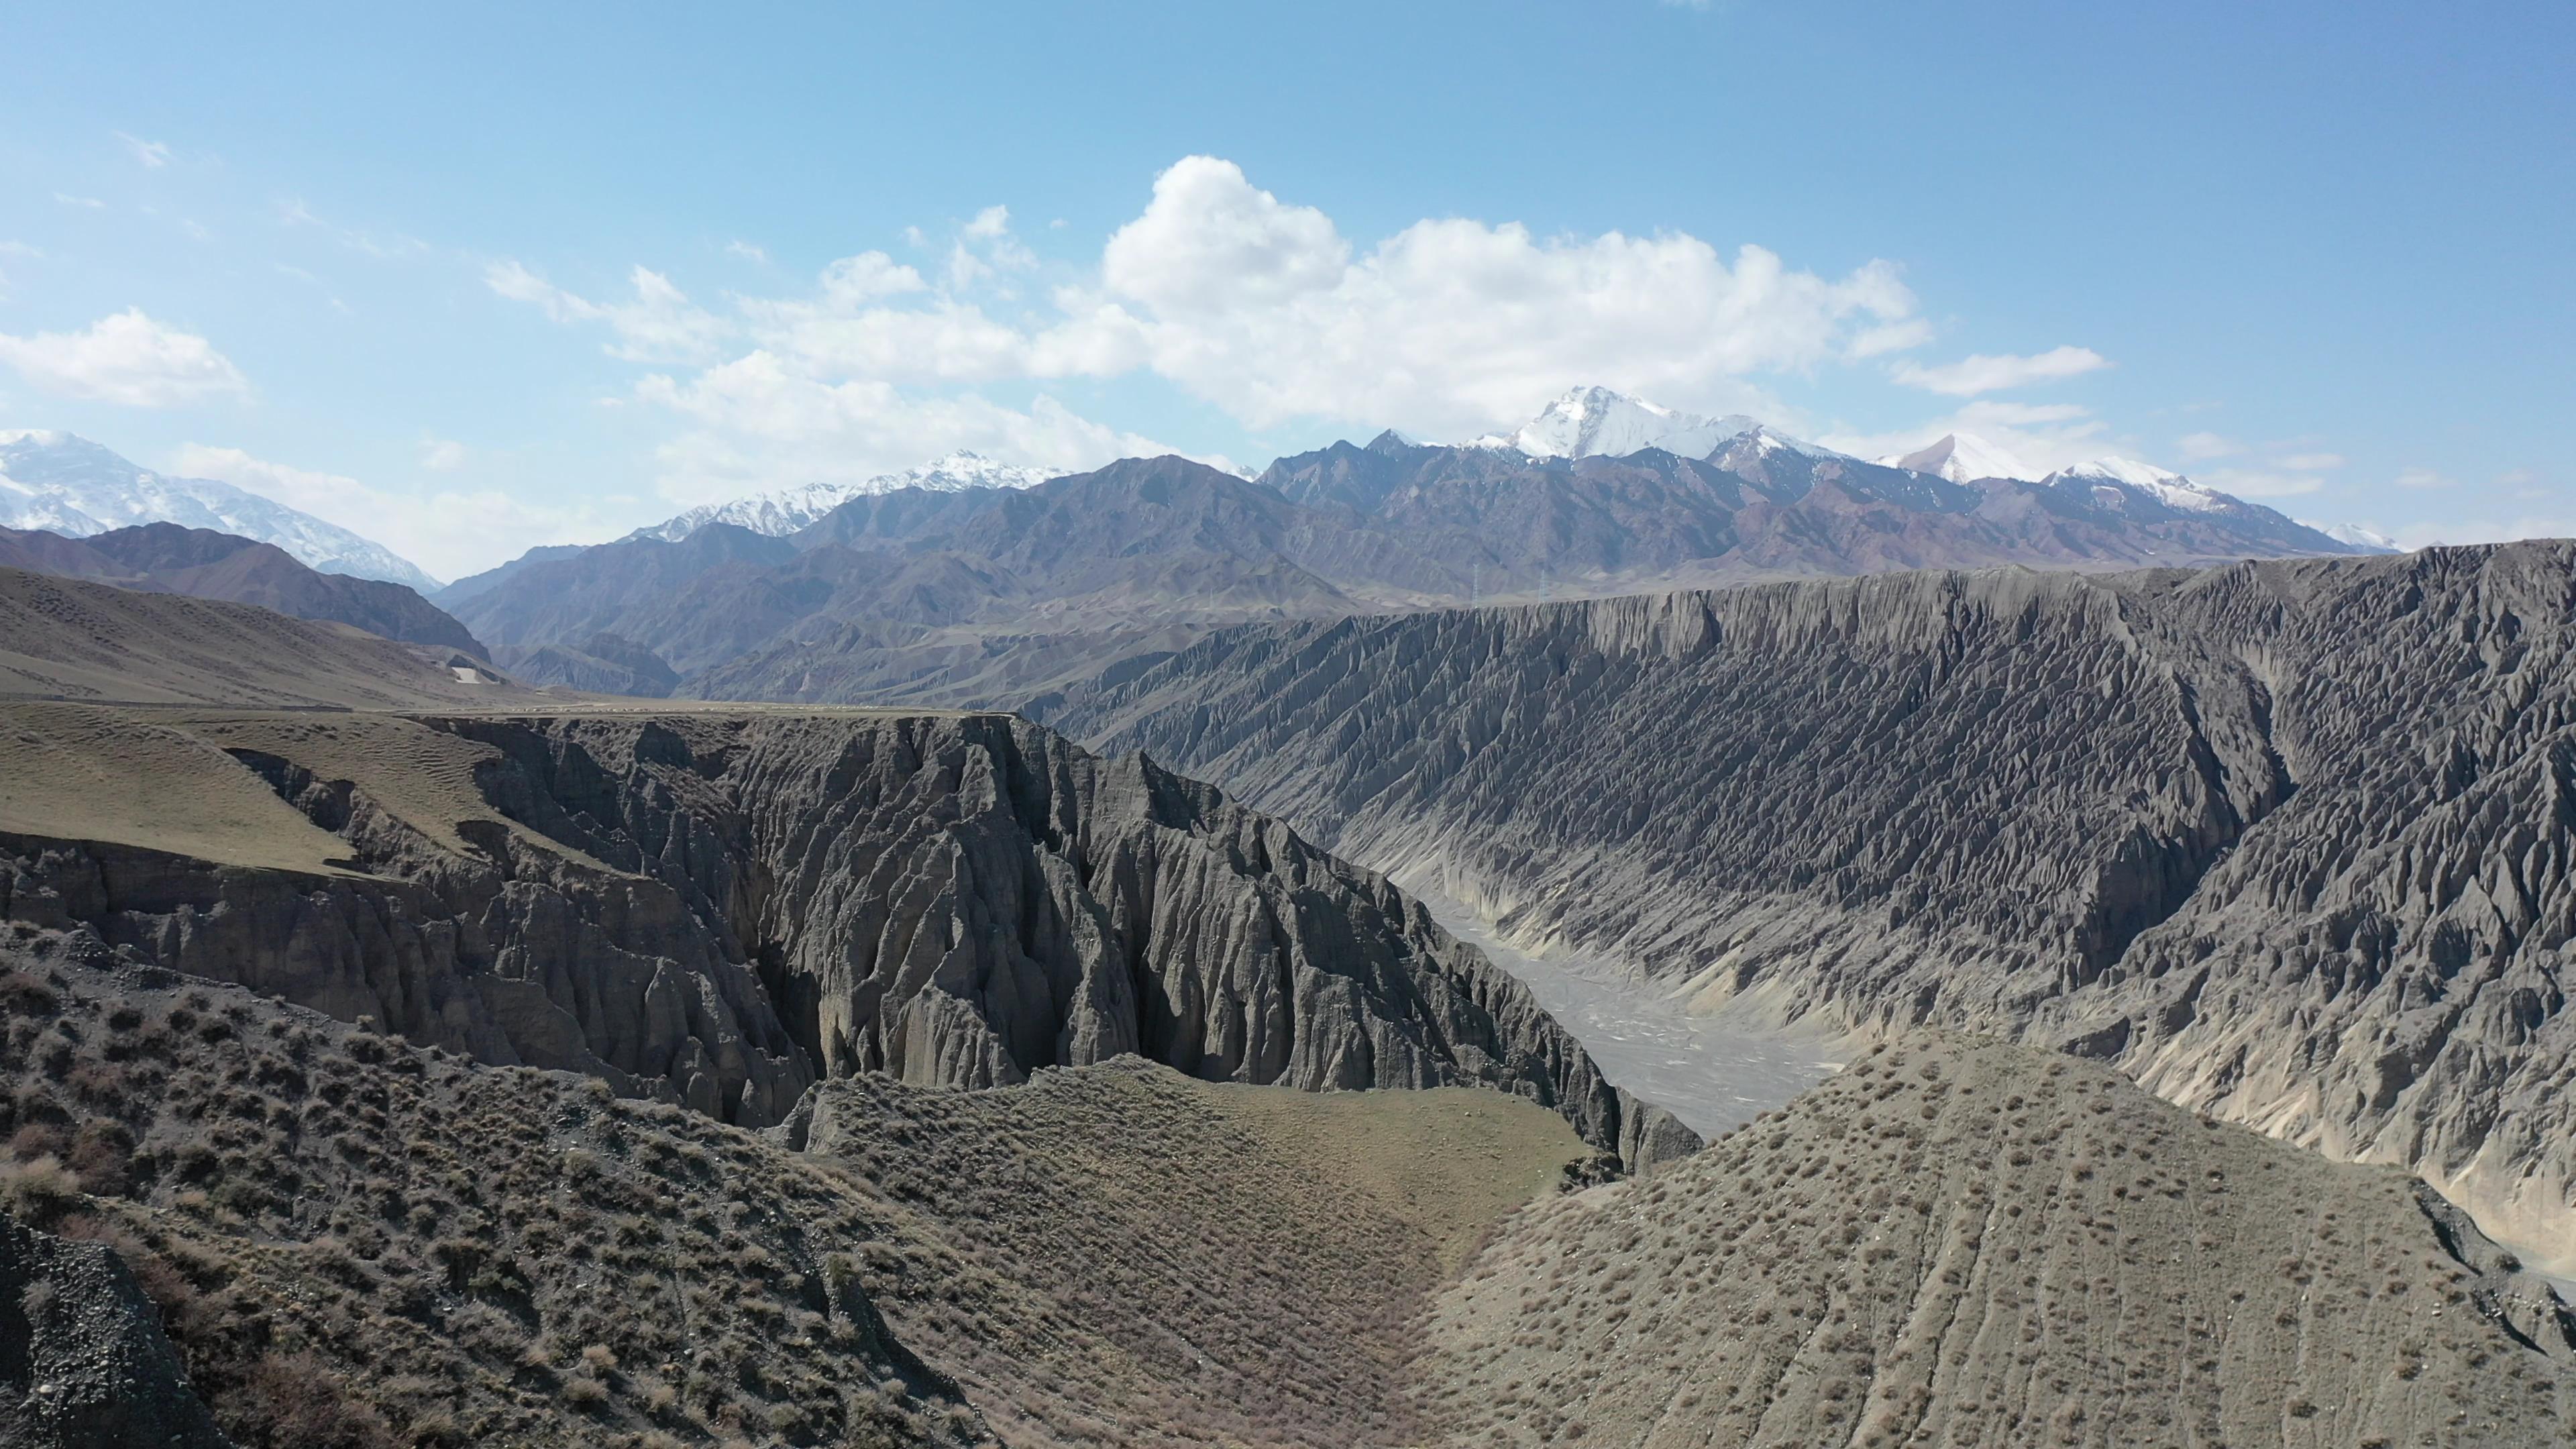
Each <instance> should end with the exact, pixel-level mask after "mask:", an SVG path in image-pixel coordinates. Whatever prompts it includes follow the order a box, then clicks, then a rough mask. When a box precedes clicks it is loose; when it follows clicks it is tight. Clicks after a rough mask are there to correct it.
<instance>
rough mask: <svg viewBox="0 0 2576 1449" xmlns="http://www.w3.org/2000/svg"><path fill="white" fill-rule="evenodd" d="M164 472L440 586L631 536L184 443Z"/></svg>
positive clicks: (591, 509)
mask: <svg viewBox="0 0 2576 1449" xmlns="http://www.w3.org/2000/svg"><path fill="white" fill-rule="evenodd" d="M169 471H170V472H172V473H174V474H179V475H182V476H186V477H194V478H218V479H221V480H223V481H224V482H226V483H230V484H233V485H234V486H236V487H240V488H247V489H249V490H250V491H251V492H253V493H257V494H260V495H262V496H264V497H268V498H273V499H276V500H277V501H278V502H280V503H283V504H286V505H287V506H289V507H291V508H300V509H302V510H304V511H305V512H307V513H310V514H313V515H314V516H315V517H317V518H322V519H326V520H328V521H330V522H332V523H336V524H338V525H340V526H341V527H343V528H346V529H349V530H350V531H352V532H354V533H358V534H361V535H363V536H365V537H367V538H371V539H374V540H375V541H376V542H378V543H381V544H383V545H384V546H385V547H387V548H390V549H392V550H393V551H394V552H396V553H398V554H401V555H402V556H403V557H405V558H407V559H410V560H411V561H412V562H413V563H416V564H418V565H420V566H421V567H422V568H424V569H427V570H428V571H429V572H430V573H432V574H434V575H436V576H438V577H439V578H443V579H453V578H461V577H463V576H464V575H466V574H470V573H473V572H476V571H477V570H480V569H486V568H490V567H492V566H493V565H494V564H497V563H500V562H501V561H502V560H503V558H505V557H507V556H509V555H514V554H517V553H519V552H521V551H523V550H525V549H529V548H533V547H536V546H537V545H539V544H547V543H585V542H591V541H594V540H597V539H600V538H603V537H609V536H613V535H614V534H616V533H618V532H620V531H622V530H623V529H624V528H627V527H632V526H633V522H634V521H633V520H626V519H614V518H610V517H608V516H606V515H605V514H604V513H603V512H602V510H601V509H599V508H598V507H597V506H596V505H595V504H593V503H591V502H588V501H583V502H574V503H565V504H541V503H532V502H529V501H527V500H526V499H523V498H521V497H517V496H514V495H513V494H511V493H508V492H504V491H502V490H501V489H497V488H477V489H442V490H439V491H437V492H432V493H427V494H412V493H401V492H395V491H392V490H389V489H382V488H376V487H371V486H369V485H368V484H366V483H362V482H360V481H359V480H357V479H355V478H351V477H348V476H345V475H343V474H338V473H325V472H321V471H318V470H315V469H309V468H298V467H294V466H292V465H290V464H285V463H272V462H269V461H267V460H265V459H261V458H255V457H252V456H251V455H250V454H248V453H246V452H243V451H242V450H241V449H239V448H218V447H209V446H207V445H205V444H202V443H189V444H187V445H185V446H184V447H182V448H180V449H179V451H178V454H177V455H176V456H175V457H174V458H172V459H171V461H170V465H169Z"/></svg>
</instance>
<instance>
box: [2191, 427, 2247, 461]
mask: <svg viewBox="0 0 2576 1449" xmlns="http://www.w3.org/2000/svg"><path fill="white" fill-rule="evenodd" d="M2174 446H2175V447H2177V448H2179V449H2180V450H2181V451H2182V460H2183V461H2184V462H2186V463H2199V462H2204V461H2206V460H2208V459H2211V458H2224V457H2228V456H2230V455H2232V454H2236V453H2241V452H2243V451H2245V445H2244V444H2242V443H2239V442H2236V441H2235V440H2234V439H2231V438H2222V437H2220V436H2219V435H2218V434H2216V433H2186V434H2184V435H2183V437H2182V438H2181V440H2180V441H2178V442H2176V443H2175V444H2174Z"/></svg>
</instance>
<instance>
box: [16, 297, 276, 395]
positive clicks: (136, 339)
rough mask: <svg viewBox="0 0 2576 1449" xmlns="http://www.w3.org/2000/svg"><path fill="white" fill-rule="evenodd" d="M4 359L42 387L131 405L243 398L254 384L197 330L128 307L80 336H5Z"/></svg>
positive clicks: (63, 333)
mask: <svg viewBox="0 0 2576 1449" xmlns="http://www.w3.org/2000/svg"><path fill="white" fill-rule="evenodd" d="M0 362H5V363H7V364H9V365H10V366H11V367H14V368H16V369H17V370H18V372H19V375H21V376H23V377H24V378H26V379H27V381H28V382H29V383H30V384H32V385H34V386H35V387H37V388H39V389H41V390H43V391H45V392H50V393H56V394H59V395H61V396H64V397H76V398H94V399H97V400H98V401H101V402H112V403H123V404H126V405H127V406H130V407H170V406H173V405H175V404H179V403H191V402H200V401H204V400H206V399H208V398H215V397H241V396H246V395H248V393H249V392H250V384H249V382H248V381H246V380H245V379H244V378H243V377H242V375H241V370H240V369H238V368H236V367H234V366H233V364H232V361H231V359H229V358H227V357H225V356H224V355H223V354H222V353H220V352H217V351H216V350H215V348H214V344H212V343H210V342H208V341H207V340H206V339H205V338H203V337H200V336H197V335H196V334H195V333H193V332H181V331H179V330H177V329H175V328H170V327H164V326H163V325H161V324H160V323H158V322H155V321H153V320H152V319H151V318H150V317H147V316H145V315H144V314H143V311H142V309H141V308H138V307H129V308H127V309H125V310H124V311H122V312H118V313H116V314H114V315H112V316H107V317H101V318H100V319H98V320H97V321H96V322H93V323H91V324H90V325H89V326H88V327H87V328H86V329H84V330H82V331H79V332H39V333H36V334H35V335H33V336H29V337H15V336H11V335H9V334H7V333H0Z"/></svg>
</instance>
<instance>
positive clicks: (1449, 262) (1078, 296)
mask: <svg viewBox="0 0 2576 1449" xmlns="http://www.w3.org/2000/svg"><path fill="white" fill-rule="evenodd" d="M909 236H910V239H911V240H912V241H913V242H915V243H916V244H917V245H922V246H925V247H926V246H927V244H928V238H926V237H923V236H921V235H920V234H919V233H918V232H917V231H915V232H912V233H909ZM943 261H944V267H943V269H942V271H941V273H940V274H939V281H938V284H937V285H933V284H932V283H931V282H930V281H929V280H928V279H927V278H925V277H924V276H923V275H922V273H921V272H920V271H918V270H916V269H915V268H913V267H910V266H905V265H902V264H899V263H897V262H896V261H894V260H893V259H892V258H891V257H888V256H887V255H885V254H884V253H882V252H865V253H861V254H859V255H857V256H854V257H849V258H844V259H843V260H841V261H838V262H835V263H833V264H832V265H831V266H830V267H829V268H826V269H825V271H824V273H823V275H822V277H821V279H820V283H819V285H818V287H817V289H816V290H815V291H814V292H812V293H809V294H808V295H806V296H802V297H791V298H742V299H738V306H737V312H738V315H739V319H740V323H741V330H742V331H743V332H745V333H747V334H748V336H749V338H750V340H751V342H752V343H753V345H754V346H755V347H756V348H757V349H758V350H759V351H760V352H761V353H763V354H766V355H767V359H768V362H767V366H769V367H771V368H774V369H775V370H776V372H777V374H778V375H779V376H780V377H782V378H793V379H796V380H799V381H810V382H814V383H818V384H821V385H824V386H835V385H839V384H842V383H849V382H873V383H887V384H895V385H904V386H915V387H918V386H925V385H931V386H945V387H956V386H966V385H973V384H979V383H989V382H997V381H1004V380H1031V379H1040V380H1042V379H1048V378H1061V377H1077V376H1080V377H1115V376H1121V375H1125V374H1129V373H1134V372H1138V371H1150V372H1153V373H1156V374H1159V375H1161V376H1163V377H1165V378H1167V379H1169V380H1171V381H1172V382H1174V383H1176V384H1178V385H1179V386H1181V387H1182V388H1184V389H1185V390H1187V391H1189V392H1190V393H1193V394H1195V395H1196V396H1198V397H1200V398H1203V399H1205V400H1207V401H1210V402H1212V403H1214V404H1216V405H1217V406H1218V407H1220V408H1222V409H1223V410H1225V411H1226V412H1227V413H1229V414H1231V415H1232V416H1233V417H1234V418H1236V419H1237V420H1239V421H1241V422H1243V423H1244V424H1246V425H1248V426H1252V427H1268V426H1272V425H1276V424H1278V423H1281V422H1284V421H1288V420H1291V419H1301V418H1318V419H1324V420H1330V421H1339V422H1349V423H1355V424H1361V425H1367V426H1384V425H1390V424H1392V425H1396V426H1401V427H1404V428H1407V429H1409V430H1413V431H1416V432H1420V433H1423V434H1425V435H1428V436H1458V435H1463V434H1469V433H1474V432H1481V431H1484V430H1486V429H1489V428H1492V427H1495V426H1498V425H1501V424H1504V423H1509V422H1516V421H1518V420H1520V419H1522V418H1524V417H1526V416H1527V415H1528V413H1529V412H1531V411H1532V410H1533V409H1535V408H1536V407H1538V406H1539V405H1540V404H1541V403H1543V402H1544V401H1545V400H1546V399H1547V398H1549V397H1550V396H1553V395H1554V394H1555V393H1557V392H1559V391H1562V390H1563V389H1564V388H1565V387H1566V386H1568V385H1569V384H1571V383H1575V382H1591V381H1598V382H1605V383H1608V384H1610V385H1613V386H1618V387H1625V388H1630V389H1634V390H1636V391H1639V392H1642V393H1645V394H1647V395H1649V396H1653V397H1655V398H1657V399H1658V400H1661V401H1664V402H1667V403H1669V404H1672V405H1675V406H1681V407H1695V408H1709V407H1724V406H1741V405H1743V404H1744V403H1745V402H1746V401H1747V400H1748V399H1749V398H1752V397H1758V396H1759V394H1758V393H1757V392H1756V390H1755V389H1754V388H1753V386H1752V384H1751V383H1750V382H1749V381H1748V379H1749V378H1751V377H1752V376H1754V375H1757V374H1760V373H1763V372H1768V371H1786V370H1800V369H1806V368H1811V367H1814V366H1818V365H1821V364H1826V363H1833V362H1839V361H1847V360H1849V359H1851V358H1854V357H1860V356H1871V355H1878V354H1882V353H1885V352H1888V351H1892V350H1897V349H1901V348H1903V347H1907V346H1912V345H1915V344H1917V343H1919V342H1920V341H1921V340H1922V339H1923V338H1924V336H1925V335H1926V329H1925V327H1924V325H1923V323H1922V321H1921V319H1920V318H1918V317H1916V316H1915V304H1914V298H1913V295H1912V293H1910V292H1909V291H1907V289H1906V288H1905V285H1904V284H1903V282H1902V281H1900V280H1899V279H1898V277H1897V274H1896V269H1895V268H1894V267H1893V266H1891V265H1889V264H1887V263H1884V262H1873V263H1870V264H1869V265H1867V266H1863V267H1861V268H1859V269H1857V270H1855V271H1853V272H1851V273H1849V274H1848V275H1845V276H1843V277H1840V278H1827V277H1824V276H1819V275H1817V274H1815V273H1812V272H1805V271H1800V270H1797V269H1795V268H1792V267H1790V266H1788V265H1787V264H1786V263H1785V262H1783V261H1782V259H1781V258H1780V257H1778V256H1777V255H1775V254H1773V253H1771V252H1769V251H1766V250H1764V249H1762V248H1760V247H1752V246H1748V247H1744V248H1741V249H1739V250H1738V251H1737V252H1735V253H1734V255H1733V256H1731V257H1728V256H1723V255H1721V254H1720V253H1719V252H1718V251H1717V250H1716V249H1715V248H1714V247H1712V246H1710V245H1709V244H1708V243H1706V242H1703V241H1701V240H1699V239H1697V238H1695V237H1691V236H1687V235H1683V234H1679V233H1664V234H1658V235H1655V236H1650V237H1631V236H1627V235H1624V234H1622V233H1618V232H1610V233H1605V234H1602V235H1599V236H1594V237H1555V238H1540V237H1536V236H1533V235H1532V234H1531V233H1530V232H1529V230H1528V229H1527V228H1525V227H1522V226H1519V225H1517V224H1503V225H1488V224H1486V223H1483V222H1479V221H1471V220H1461V219H1444V220H1431V221H1422V222H1417V223H1415V224H1414V225H1412V226H1410V227H1407V228H1405V229H1404V230H1403V231H1401V232H1399V233H1397V234H1396V235H1395V236H1393V237H1390V238H1388V239H1387V240H1386V241H1384V242H1382V243H1380V244H1378V245H1377V246H1375V247H1373V248H1369V249H1366V250H1362V249H1360V248H1357V247H1355V246H1353V245H1352V244H1351V243H1350V242H1349V241H1347V240H1345V239H1344V238H1343V237H1342V235H1341V234H1340V232H1339V230H1338V228H1336V227H1335V225H1334V223H1333V221H1332V219H1331V218H1330V217H1328V216H1326V215H1325V214H1324V213H1323V212H1321V211H1319V210H1317V209H1315V208H1313V207H1310V206H1298V205H1293V204H1290V203H1286V202H1282V201H1281V200H1279V199H1278V198H1277V197H1275V196H1273V195H1271V194H1270V193H1268V192H1266V191H1262V190H1260V189H1259V188H1257V187H1255V186H1253V185H1252V184H1251V183H1250V182H1249V181H1248V180H1247V179H1246V178H1245V177H1244V175H1243V172H1242V171H1241V170H1240V169H1239V168H1238V167H1236V166H1235V165H1234V164H1233V163H1231V162H1228V161H1222V160H1218V159H1215V158H1213V157H1205V156H1194V157H1189V158H1186V159H1184V160H1182V161H1181V162H1180V163H1178V164H1176V165H1174V166H1173V167H1171V168H1170V169H1169V170H1167V171H1165V172H1164V173H1163V174H1162V175H1161V176H1159V177H1157V178H1156V180H1155V183H1154V192H1153V197H1152V199H1151V201H1150V202H1149V204H1148V205H1147V206H1146V207H1145V209H1144V211H1143V212H1142V213H1141V214H1140V215H1139V216H1137V217H1136V218H1135V219H1134V220H1133V221H1131V222H1129V223H1128V224H1126V225H1125V226H1123V227H1121V228H1119V229H1118V231H1117V232H1116V233H1115V234H1114V235H1113V236H1112V237H1110V239H1109V240H1108V242H1107V244H1106V245H1105V246H1104V248H1103V250H1102V253H1101V256H1100V263H1099V267H1098V269H1097V271H1096V273H1094V274H1093V275H1092V276H1090V277H1088V278H1086V279H1083V280H1081V281H1079V282H1076V283H1074V284H1071V285H1067V286H1064V287H1060V288H1058V289H1057V290H1056V291H1055V292H1054V293H1053V294H1052V295H1051V296H1050V297H1048V298H1047V299H1046V303H1045V305H1044V306H1043V307H1040V308H1036V309H1032V310H1029V311H1027V312H1013V311H1009V310H1002V309H998V308H997V307H996V306H995V304H996V303H997V302H1007V301H1008V300H1009V296H1008V293H1007V290H1004V291H1001V292H998V293H997V292H996V291H995V290H994V289H996V288H1003V289H1007V287H1008V286H1009V285H1010V282H1009V274H1011V273H1014V272H1019V271H1025V270H1026V269H1028V268H1029V267H1031V266H1033V265H1034V263H1035V258H1034V257H1033V256H1031V255H1030V254H1029V253H1028V251H1027V249H1026V248H1025V247H1024V246H1022V245H1021V244H1020V243H1019V242H1018V241H1017V240H1016V239H1015V238H1014V237H1013V236H1012V234H1011V231H1010V214H1009V212H1008V210H1007V209H1005V208H1002V207H998V206H997V207H991V208H987V209H986V210H984V211H982V212H980V213H978V214H977V215H976V216H975V218H974V219H973V220H972V221H970V222H968V223H966V224H965V225H964V226H963V227H961V228H960V229H959V230H958V232H957V234H956V235H955V236H954V237H953V238H952V243H951V246H950V249H949V251H948V254H947V255H946V257H945V258H944V259H943ZM489 280H491V282H492V284H493V286H494V289H495V290H496V291H501V292H503V293H504V294H505V295H510V296H515V297H519V298H521V299H522V300H527V301H530V302H534V303H536V304H537V305H540V306H543V307H545V308H547V310H548V311H549V313H550V314H551V315H554V316H556V317H558V318H559V319H561V320H566V321H609V322H611V323H612V324H614V323H615V320H616V319H614V318H613V317H611V316H610V315H609V309H607V308H605V307H601V306H598V305H597V304H593V303H589V302H587V301H585V300H583V299H580V298H577V297H572V296H571V295H570V294H567V293H563V292H561V291H560V290H559V289H556V288H553V287H552V286H550V285H548V284H546V283H545V282H543V281H542V280H541V279H538V278H536V277H534V276H533V275H531V274H528V273H526V272H525V271H524V269H521V268H518V267H516V266H515V264H502V265H500V266H496V267H495V268H494V269H493V270H492V273H491V274H490V278H489ZM655 280H656V281H659V280H660V279H659V278H658V277H657V278H656V279H655ZM673 295H674V296H676V293H674V294H673ZM712 330H713V329H711V328H705V329H701V331H702V333H704V332H712ZM728 365H731V364H728Z"/></svg>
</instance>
